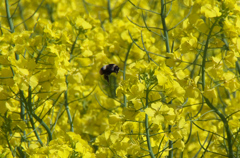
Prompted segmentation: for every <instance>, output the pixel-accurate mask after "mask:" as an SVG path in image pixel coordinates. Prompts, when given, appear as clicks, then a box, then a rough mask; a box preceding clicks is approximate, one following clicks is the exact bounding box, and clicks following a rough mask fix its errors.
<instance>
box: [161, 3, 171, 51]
mask: <svg viewBox="0 0 240 158" xmlns="http://www.w3.org/2000/svg"><path fill="white" fill-rule="evenodd" d="M165 5H166V4H165V3H164V0H161V19H162V27H163V34H164V40H165V44H166V51H167V52H168V53H170V45H169V37H168V29H167V25H166V21H165V18H166V13H165V12H166V7H164V6H165Z"/></svg>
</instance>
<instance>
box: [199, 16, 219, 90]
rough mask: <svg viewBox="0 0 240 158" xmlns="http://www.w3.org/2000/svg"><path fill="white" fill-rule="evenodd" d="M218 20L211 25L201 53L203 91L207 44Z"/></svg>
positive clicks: (203, 86)
mask: <svg viewBox="0 0 240 158" xmlns="http://www.w3.org/2000/svg"><path fill="white" fill-rule="evenodd" d="M217 21H218V19H216V20H215V22H214V23H213V25H212V26H211V28H210V31H209V34H208V36H207V41H206V44H205V47H204V51H203V60H202V90H203V91H204V88H205V64H206V58H207V50H208V44H209V40H210V38H211V33H212V31H213V28H214V26H215V25H216V23H217Z"/></svg>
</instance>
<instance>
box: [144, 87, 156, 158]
mask: <svg viewBox="0 0 240 158" xmlns="http://www.w3.org/2000/svg"><path fill="white" fill-rule="evenodd" d="M148 92H149V91H148V88H147V90H146V106H145V108H147V107H148ZM145 128H146V138H147V145H148V150H149V154H150V156H151V158H155V155H154V153H153V150H152V146H151V141H150V134H149V126H148V115H147V114H145Z"/></svg>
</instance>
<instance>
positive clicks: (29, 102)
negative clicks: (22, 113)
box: [27, 86, 43, 146]
mask: <svg viewBox="0 0 240 158" xmlns="http://www.w3.org/2000/svg"><path fill="white" fill-rule="evenodd" d="M31 100H32V91H31V86H29V87H28V103H27V107H28V110H29V119H30V123H31V125H32V129H33V132H34V134H35V136H36V137H37V139H38V141H39V143H40V144H41V146H43V142H42V140H41V138H40V137H39V135H38V133H37V129H36V127H35V123H34V121H33V109H32V102H31Z"/></svg>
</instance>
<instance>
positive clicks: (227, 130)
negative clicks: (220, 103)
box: [203, 96, 234, 158]
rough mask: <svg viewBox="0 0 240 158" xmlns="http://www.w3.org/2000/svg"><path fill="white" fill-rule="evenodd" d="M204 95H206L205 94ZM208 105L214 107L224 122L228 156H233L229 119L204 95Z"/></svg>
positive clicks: (231, 157)
mask: <svg viewBox="0 0 240 158" xmlns="http://www.w3.org/2000/svg"><path fill="white" fill-rule="evenodd" d="M203 97H204V96H203ZM204 99H205V101H206V103H207V105H208V106H209V108H211V109H213V110H214V111H215V113H216V114H217V115H218V116H219V117H220V118H221V120H222V122H223V123H224V127H225V130H226V133H227V142H228V157H229V158H233V157H234V156H233V155H234V154H233V149H232V145H233V143H232V134H231V131H230V128H229V125H228V121H227V119H226V118H225V116H224V115H223V114H222V113H221V112H220V111H219V110H218V109H217V108H216V107H215V106H213V105H212V103H211V102H210V101H209V100H208V99H207V98H206V97H204Z"/></svg>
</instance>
